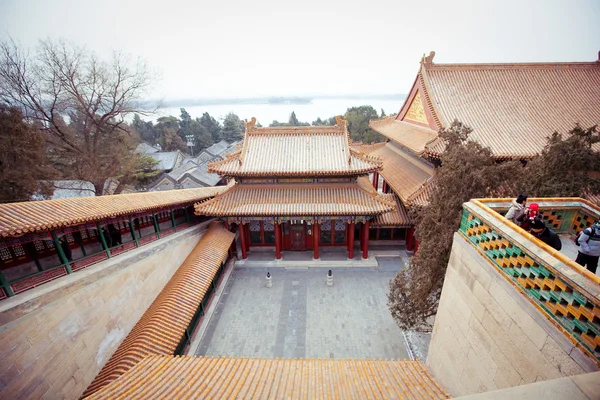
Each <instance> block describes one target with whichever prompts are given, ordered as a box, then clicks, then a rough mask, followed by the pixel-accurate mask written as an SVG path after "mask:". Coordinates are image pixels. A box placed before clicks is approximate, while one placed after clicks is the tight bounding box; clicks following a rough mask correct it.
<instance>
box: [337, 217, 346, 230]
mask: <svg viewBox="0 0 600 400" xmlns="http://www.w3.org/2000/svg"><path fill="white" fill-rule="evenodd" d="M335 230H336V231H345V230H346V224H345V223H344V221H340V220H339V219H338V220H335Z"/></svg>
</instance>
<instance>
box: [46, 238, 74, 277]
mask: <svg viewBox="0 0 600 400" xmlns="http://www.w3.org/2000/svg"><path fill="white" fill-rule="evenodd" d="M50 234H51V235H52V241H53V242H54V248H55V249H56V251H57V252H58V258H60V261H61V262H62V263H63V264H65V268H66V269H67V274H72V273H73V271H72V270H71V264H69V260H67V256H66V255H65V252H64V251H63V248H62V245H61V244H60V242H59V241H58V238H57V237H56V233H55V232H54V231H50ZM65 240H67V239H66V238H65ZM68 245H69V243H68V242H67V246H68Z"/></svg>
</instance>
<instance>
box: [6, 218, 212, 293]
mask: <svg viewBox="0 0 600 400" xmlns="http://www.w3.org/2000/svg"><path fill="white" fill-rule="evenodd" d="M181 208H183V210H184V215H185V222H180V223H179V224H176V218H175V210H177V209H179V208H173V209H169V210H164V211H168V213H169V216H168V221H169V222H170V223H169V226H168V227H163V229H161V227H160V223H159V221H158V219H157V216H156V214H155V213H148V216H151V217H152V225H153V226H154V231H153V232H152V233H151V234H146V235H144V236H142V237H140V235H139V233H138V232H137V231H136V230H135V229H134V228H135V227H134V222H133V218H129V217H127V216H124V217H121V218H120V220H123V221H126V222H127V223H128V227H129V232H128V233H122V235H123V239H124V240H123V244H117V245H114V246H110V247H109V246H108V245H107V243H106V241H105V238H104V236H103V235H102V233H101V232H102V228H103V227H105V226H106V225H107V224H109V223H111V222H113V221H112V220H111V221H102V222H99V223H97V224H96V228H95V229H96V230H97V232H98V234H97V238H98V241H99V242H100V244H101V250H100V251H97V252H95V253H93V254H87V252H86V251H83V249H84V248H85V247H84V248H82V256H81V257H79V258H77V259H74V260H68V259H67V256H66V255H65V253H64V251H63V249H62V247H61V245H60V243H59V241H58V238H57V235H61V234H63V232H60V231H50V232H49V235H50V236H49V237H51V238H52V241H53V245H54V248H55V249H56V253H53V254H51V255H49V257H55V258H56V260H57V263H58V264H57V265H55V266H52V267H47V268H46V269H43V270H40V271H38V272H35V273H32V274H28V275H25V276H20V277H18V278H16V279H12V280H8V279H6V277H5V275H4V274H3V272H2V271H1V270H0V300H2V299H5V298H8V297H12V296H14V295H16V294H18V293H21V292H24V291H26V290H29V289H33V288H35V287H37V286H40V285H42V284H45V283H47V282H50V281H52V280H55V279H57V278H60V277H62V276H65V275H69V274H71V273H73V272H76V271H79V270H81V269H84V268H86V267H89V266H91V265H93V264H96V263H99V262H101V261H104V260H107V259H109V258H111V257H113V256H116V255H119V254H122V253H125V252H127V251H130V250H133V249H136V248H138V247H141V246H143V245H145V244H148V243H150V242H153V241H155V240H158V239H159V238H160V237H167V236H169V235H171V234H173V233H175V232H178V231H181V230H183V229H186V228H188V227H190V226H192V225H195V224H197V223H200V222H201V220H200V219H198V218H197V217H194V218H190V215H189V213H188V212H187V209H186V208H184V207H181ZM133 217H134V218H135V217H140V215H134V216H133ZM166 221H167V220H164V221H162V223H164V222H166ZM70 230H72V228H70ZM125 235H131V240H130V241H127V240H126V239H125V238H124V237H125ZM32 236H33V235H32ZM36 236H39V235H36ZM20 240H21V241H22V243H23V244H25V243H27V237H24V238H20ZM88 251H89V250H88ZM34 258H35V257H34ZM35 259H36V260H37V258H35Z"/></svg>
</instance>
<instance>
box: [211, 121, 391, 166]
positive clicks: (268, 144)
mask: <svg viewBox="0 0 600 400" xmlns="http://www.w3.org/2000/svg"><path fill="white" fill-rule="evenodd" d="M379 168H380V162H379V160H377V159H375V158H372V157H368V156H365V155H364V154H361V153H359V152H356V151H354V150H352V149H351V148H350V147H349V136H348V130H347V127H346V121H345V120H339V121H338V125H334V126H299V127H287V126H286V127H272V128H257V127H255V126H254V125H253V124H251V123H247V124H246V135H245V137H244V143H243V145H242V148H241V150H239V151H237V152H235V153H232V154H230V155H229V156H228V157H226V159H225V160H221V161H215V162H212V163H210V164H209V172H215V173H217V174H219V175H222V176H239V177H244V176H246V177H249V176H259V177H267V176H347V175H362V174H368V173H370V172H372V171H376V170H378V169H379Z"/></svg>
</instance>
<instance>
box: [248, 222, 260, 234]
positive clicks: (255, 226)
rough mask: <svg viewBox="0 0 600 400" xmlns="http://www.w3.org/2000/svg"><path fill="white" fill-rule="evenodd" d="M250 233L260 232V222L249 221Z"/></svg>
mask: <svg viewBox="0 0 600 400" xmlns="http://www.w3.org/2000/svg"><path fill="white" fill-rule="evenodd" d="M250 232H260V221H250Z"/></svg>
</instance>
